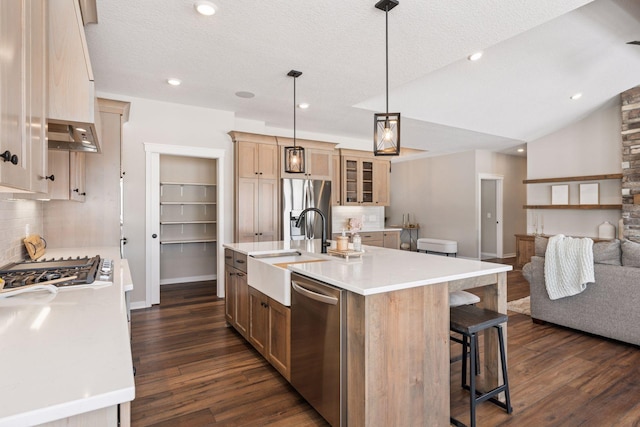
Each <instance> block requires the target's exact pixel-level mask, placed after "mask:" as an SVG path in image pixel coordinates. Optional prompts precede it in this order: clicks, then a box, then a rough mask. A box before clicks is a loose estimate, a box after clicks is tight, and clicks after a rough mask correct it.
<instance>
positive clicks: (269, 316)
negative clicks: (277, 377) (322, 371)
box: [248, 286, 291, 381]
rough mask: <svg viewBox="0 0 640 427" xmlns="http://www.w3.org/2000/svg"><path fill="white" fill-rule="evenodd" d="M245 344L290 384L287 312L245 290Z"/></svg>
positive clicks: (289, 328) (289, 338)
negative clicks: (246, 326)
mask: <svg viewBox="0 0 640 427" xmlns="http://www.w3.org/2000/svg"><path fill="white" fill-rule="evenodd" d="M249 307H250V311H249V332H248V340H249V342H250V343H251V344H252V345H253V346H254V347H255V349H256V350H258V352H260V354H262V355H263V356H264V358H265V359H267V360H268V361H269V362H270V363H271V365H273V367H274V368H276V369H277V370H278V372H280V374H282V376H283V377H285V378H286V379H287V381H289V380H290V371H289V366H290V360H291V309H290V308H289V307H286V306H284V305H282V304H280V303H279V302H278V301H276V300H274V299H271V298H269V297H268V296H266V295H265V294H263V293H262V292H260V291H258V290H256V289H254V288H252V287H251V286H249Z"/></svg>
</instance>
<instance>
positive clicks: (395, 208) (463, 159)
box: [386, 151, 526, 258]
mask: <svg viewBox="0 0 640 427" xmlns="http://www.w3.org/2000/svg"><path fill="white" fill-rule="evenodd" d="M525 167H526V160H525V159H524V158H522V157H515V156H507V155H504V154H497V153H491V152H488V151H466V152H463V153H456V154H449V155H444V156H437V157H425V158H418V159H414V160H407V161H395V162H394V163H393V164H392V167H391V206H390V207H388V208H387V210H386V214H387V217H388V220H387V222H388V223H392V224H400V223H401V221H402V214H405V213H409V214H410V215H411V222H417V223H419V224H420V236H421V237H432V238H439V239H447V240H455V241H457V242H458V255H459V256H462V257H468V258H477V257H478V256H479V254H480V247H479V246H480V242H479V241H478V237H479V229H478V227H479V223H478V217H477V215H478V209H479V206H478V204H479V203H480V198H479V194H477V193H478V191H479V187H480V186H479V184H478V176H479V174H495V175H502V176H504V188H503V191H504V210H503V216H504V222H503V230H504V231H503V253H504V254H515V237H514V234H516V233H519V232H524V229H525V223H526V215H525V212H524V209H522V206H523V205H524V201H525V197H524V187H523V184H522V180H523V179H524V178H525V174H526V171H525Z"/></svg>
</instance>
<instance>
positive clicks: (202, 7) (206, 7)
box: [193, 0, 217, 16]
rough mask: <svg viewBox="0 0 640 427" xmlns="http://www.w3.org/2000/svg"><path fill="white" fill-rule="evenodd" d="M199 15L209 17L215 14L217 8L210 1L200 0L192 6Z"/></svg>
mask: <svg viewBox="0 0 640 427" xmlns="http://www.w3.org/2000/svg"><path fill="white" fill-rule="evenodd" d="M193 7H195V8H196V10H197V11H198V13H199V14H200V15H204V16H211V15H213V14H215V13H216V10H217V7H216V5H215V4H213V3H211V2H210V1H206V0H201V1H197V2H195V3H194V4H193Z"/></svg>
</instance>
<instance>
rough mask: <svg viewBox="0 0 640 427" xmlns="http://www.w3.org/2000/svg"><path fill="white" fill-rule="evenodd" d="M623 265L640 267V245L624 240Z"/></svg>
mask: <svg viewBox="0 0 640 427" xmlns="http://www.w3.org/2000/svg"><path fill="white" fill-rule="evenodd" d="M621 246H622V265H624V266H625V267H640V243H636V242H632V241H631V240H624V241H623V242H622V245H621Z"/></svg>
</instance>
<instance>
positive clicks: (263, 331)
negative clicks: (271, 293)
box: [248, 286, 269, 357]
mask: <svg viewBox="0 0 640 427" xmlns="http://www.w3.org/2000/svg"><path fill="white" fill-rule="evenodd" d="M268 304H269V299H268V298H267V296H266V295H264V294H263V293H262V292H260V291H258V290H255V289H253V288H252V287H251V286H249V335H248V340H249V342H250V343H251V344H253V346H254V347H255V349H256V350H258V351H259V352H260V354H262V355H263V356H265V357H268V356H267V339H268V327H269V305H268Z"/></svg>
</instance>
